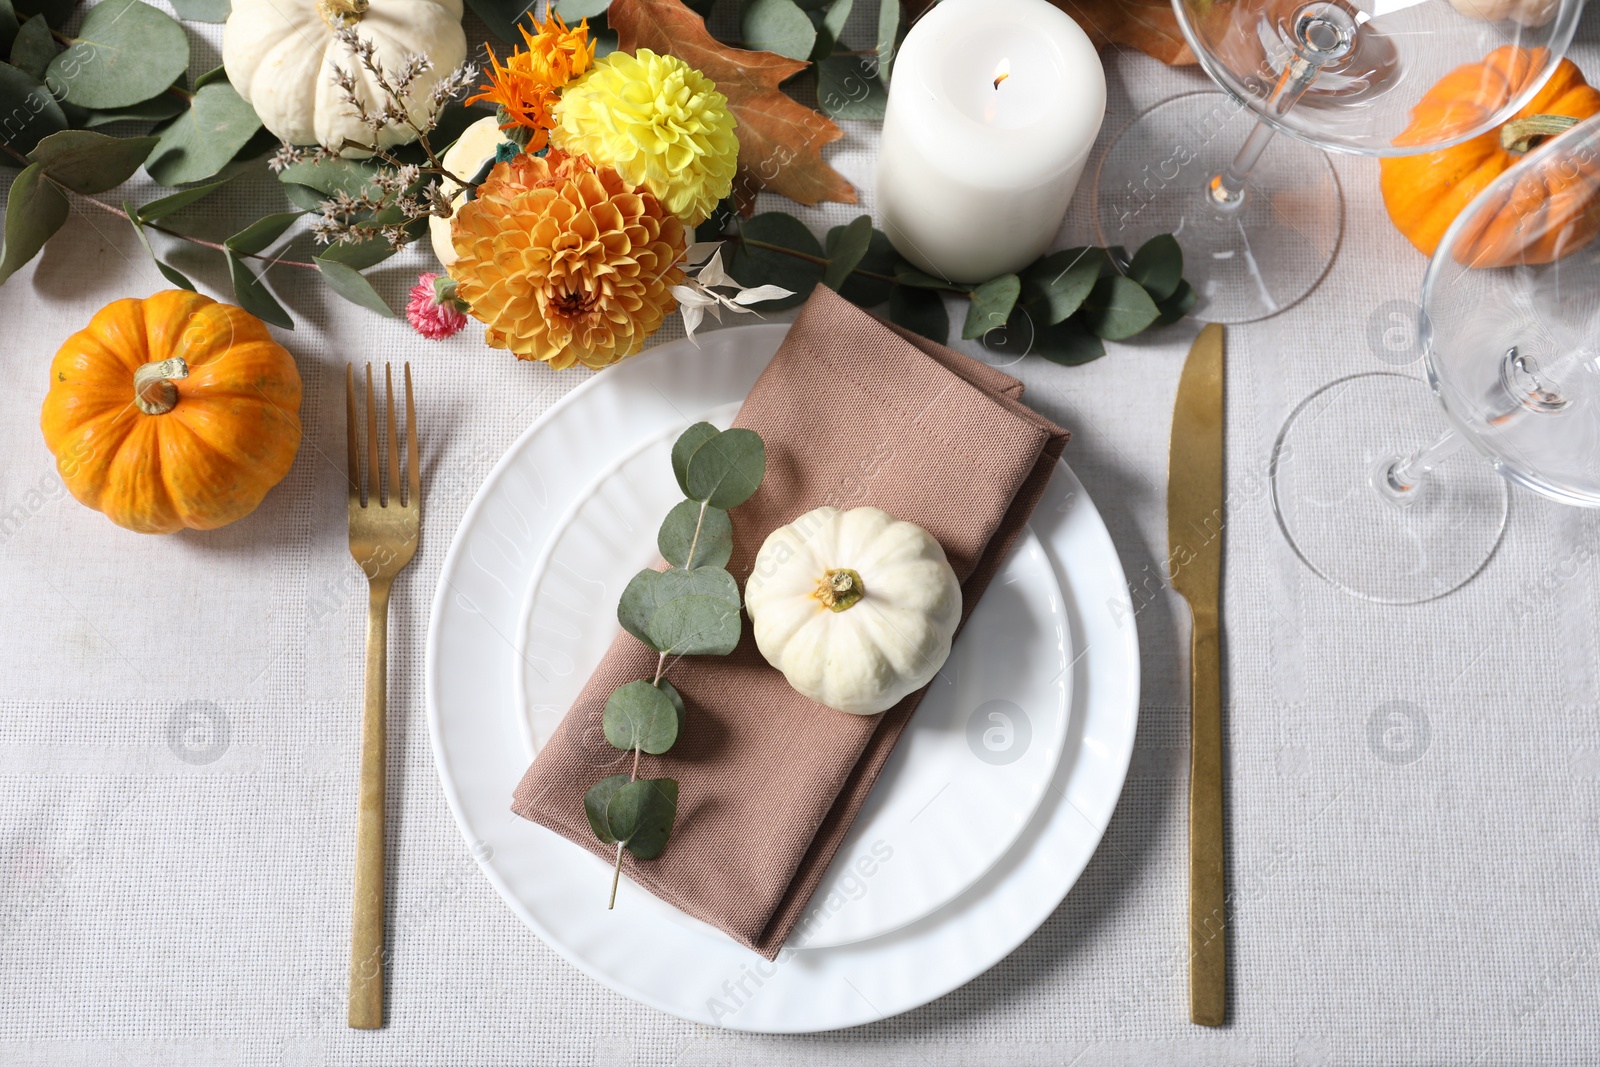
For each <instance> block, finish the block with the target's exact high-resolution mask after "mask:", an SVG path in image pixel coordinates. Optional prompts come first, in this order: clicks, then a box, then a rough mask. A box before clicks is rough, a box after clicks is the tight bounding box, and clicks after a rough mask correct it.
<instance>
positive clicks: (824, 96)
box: [817, 56, 889, 122]
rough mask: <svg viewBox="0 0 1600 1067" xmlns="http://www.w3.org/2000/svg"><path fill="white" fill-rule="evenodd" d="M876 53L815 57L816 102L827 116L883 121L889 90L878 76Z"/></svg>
mask: <svg viewBox="0 0 1600 1067" xmlns="http://www.w3.org/2000/svg"><path fill="white" fill-rule="evenodd" d="M877 71H878V59H877V57H876V56H828V57H826V58H824V59H821V60H818V61H817V103H818V104H820V105H821V107H822V111H823V113H824V114H826V115H827V116H828V117H829V118H835V119H864V120H867V121H873V122H881V121H883V113H884V109H885V108H886V107H887V106H888V103H889V90H887V89H885V88H884V87H883V83H882V82H881V81H879V80H878V77H877Z"/></svg>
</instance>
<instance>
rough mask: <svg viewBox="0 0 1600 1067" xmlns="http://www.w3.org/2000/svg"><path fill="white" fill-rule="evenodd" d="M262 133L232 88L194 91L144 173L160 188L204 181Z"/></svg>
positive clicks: (217, 84) (216, 86)
mask: <svg viewBox="0 0 1600 1067" xmlns="http://www.w3.org/2000/svg"><path fill="white" fill-rule="evenodd" d="M108 2H110V0H108ZM96 10H99V9H98V8H96ZM260 128H261V120H260V119H259V118H257V117H256V113H255V109H253V108H252V107H251V106H250V105H249V104H247V103H245V102H244V99H243V98H242V97H240V96H239V94H238V93H237V92H236V91H234V88H233V86H231V85H229V84H228V83H227V82H212V83H211V84H209V85H205V86H202V87H201V88H200V89H198V90H196V91H195V94H194V100H193V101H192V102H191V103H190V105H189V110H188V111H186V112H185V113H183V114H182V115H179V116H178V117H177V119H175V120H174V121H173V122H172V124H171V125H170V126H167V127H166V128H165V129H163V130H161V131H160V134H161V143H160V144H159V145H157V146H156V150H155V152H154V153H153V154H152V155H151V157H150V161H149V162H148V163H146V164H145V170H147V171H148V172H149V173H150V177H152V178H154V179H155V180H156V181H158V182H160V183H161V184H162V185H169V186H170V185H187V184H189V183H190V182H198V181H204V180H205V179H207V178H210V177H212V176H214V175H215V174H216V173H217V172H218V171H220V170H221V169H222V168H223V167H225V166H227V165H228V163H229V162H231V161H232V160H233V157H234V156H236V155H238V154H239V151H240V149H242V148H244V146H245V145H246V144H248V143H249V141H250V139H251V138H252V137H254V136H255V133H256V131H257V130H259V129H260Z"/></svg>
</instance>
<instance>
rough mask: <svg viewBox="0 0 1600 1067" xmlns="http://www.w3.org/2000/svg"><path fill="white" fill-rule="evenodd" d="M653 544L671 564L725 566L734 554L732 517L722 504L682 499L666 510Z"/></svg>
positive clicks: (690, 566) (682, 565) (691, 566)
mask: <svg viewBox="0 0 1600 1067" xmlns="http://www.w3.org/2000/svg"><path fill="white" fill-rule="evenodd" d="M702 511H704V517H702V515H701V512H702ZM697 526H698V529H699V533H698V535H697V534H696V527H697ZM691 545H693V546H694V547H693V552H694V555H693V556H692V557H691V556H690V554H689V553H690V546H691ZM656 547H657V548H659V549H660V550H661V557H662V558H663V559H665V560H666V561H667V562H668V563H670V564H672V565H673V566H674V567H686V568H690V569H693V568H695V567H726V566H727V565H728V560H729V558H730V557H732V555H733V520H732V519H730V518H729V517H728V513H727V512H726V511H723V510H722V509H721V508H713V507H708V506H706V505H704V504H701V503H698V502H697V501H694V500H685V501H683V502H682V503H681V504H679V505H678V506H677V507H675V508H673V509H672V510H671V511H669V512H667V517H666V519H665V520H664V521H663V522H662V523H661V530H660V532H659V533H657V534H656Z"/></svg>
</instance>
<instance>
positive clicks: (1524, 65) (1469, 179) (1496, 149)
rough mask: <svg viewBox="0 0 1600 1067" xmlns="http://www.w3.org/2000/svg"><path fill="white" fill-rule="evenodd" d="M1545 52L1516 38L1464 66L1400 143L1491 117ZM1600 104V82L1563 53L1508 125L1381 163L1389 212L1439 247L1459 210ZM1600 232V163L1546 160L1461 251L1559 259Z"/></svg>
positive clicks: (1489, 262)
mask: <svg viewBox="0 0 1600 1067" xmlns="http://www.w3.org/2000/svg"><path fill="white" fill-rule="evenodd" d="M1544 61H1545V56H1544V51H1543V50H1542V49H1533V50H1531V51H1530V50H1527V49H1522V48H1518V47H1516V46H1515V45H1506V46H1504V47H1501V48H1497V49H1495V50H1494V51H1493V52H1491V53H1489V55H1488V57H1486V58H1485V59H1484V61H1483V62H1482V63H1470V64H1467V65H1465V66H1462V67H1457V68H1456V69H1455V70H1453V71H1451V72H1450V73H1449V74H1447V75H1445V76H1444V77H1443V78H1442V79H1440V80H1439V83H1438V84H1437V85H1435V86H1434V87H1433V88H1432V89H1429V90H1428V92H1427V93H1425V94H1424V95H1423V97H1422V99H1421V100H1420V101H1418V103H1417V106H1416V107H1414V108H1413V109H1412V111H1411V119H1412V121H1411V125H1409V126H1408V127H1406V129H1405V132H1403V133H1402V134H1401V135H1400V136H1399V137H1397V138H1395V144H1397V145H1407V144H1411V145H1415V144H1426V143H1428V142H1430V141H1439V140H1445V139H1448V138H1449V137H1450V136H1452V134H1453V133H1459V132H1460V131H1461V130H1464V129H1470V128H1471V127H1473V126H1476V125H1478V124H1480V123H1482V122H1483V121H1484V120H1485V119H1486V118H1487V117H1489V116H1490V115H1492V114H1493V113H1494V112H1495V111H1496V110H1498V109H1499V108H1501V107H1503V106H1504V105H1505V103H1506V101H1507V100H1509V99H1510V98H1511V97H1513V96H1515V95H1516V94H1517V93H1518V92H1519V91H1520V90H1521V89H1522V88H1524V87H1525V86H1526V84H1527V79H1528V78H1529V77H1530V76H1531V75H1532V74H1533V73H1534V72H1536V71H1537V70H1539V69H1540V68H1541V67H1542V65H1543V63H1544ZM1595 114H1600V91H1597V90H1595V89H1594V88H1592V87H1591V86H1590V85H1589V84H1588V83H1587V82H1585V81H1584V79H1583V72H1582V71H1580V70H1579V69H1578V68H1577V67H1576V66H1574V65H1573V64H1572V63H1571V62H1570V61H1568V60H1565V59H1563V60H1561V62H1560V63H1559V64H1558V65H1557V66H1556V69H1555V72H1554V73H1553V74H1551V75H1550V80H1549V81H1547V82H1545V84H1544V87H1543V88H1541V89H1540V90H1539V92H1538V93H1537V94H1536V95H1535V96H1534V98H1533V99H1532V100H1530V101H1529V102H1528V105H1527V106H1526V107H1524V108H1522V110H1520V111H1518V112H1517V113H1516V114H1515V115H1514V116H1513V117H1512V118H1511V119H1510V120H1509V121H1508V122H1506V124H1505V125H1503V126H1501V127H1500V128H1499V129H1496V130H1491V131H1489V132H1488V133H1485V134H1482V135H1480V136H1478V137H1474V138H1473V139H1472V140H1470V141H1466V142H1464V143H1462V144H1459V145H1456V146H1454V147H1452V148H1446V149H1442V150H1440V151H1437V152H1427V153H1423V154H1421V155H1414V156H1394V157H1390V158H1386V159H1384V160H1383V161H1382V162H1381V163H1380V164H1379V173H1380V178H1379V188H1380V189H1381V190H1382V192H1383V204H1384V207H1385V208H1387V209H1388V212H1389V218H1390V219H1392V220H1393V221H1394V224H1395V226H1396V227H1397V228H1398V229H1399V230H1400V232H1401V233H1402V234H1404V235H1405V237H1406V239H1407V240H1409V241H1410V242H1411V243H1412V244H1413V245H1415V246H1416V247H1417V250H1418V251H1420V252H1421V253H1422V254H1423V255H1427V256H1431V255H1433V252H1434V250H1435V249H1436V248H1438V247H1439V241H1440V240H1441V239H1442V238H1443V237H1444V233H1445V230H1447V229H1449V228H1450V224H1451V223H1452V222H1454V221H1455V218H1456V216H1457V215H1459V214H1461V212H1462V211H1463V210H1465V208H1466V206H1467V205H1468V204H1470V203H1472V201H1473V199H1474V198H1475V197H1477V196H1478V194H1480V193H1482V192H1483V190H1484V189H1485V188H1486V187H1487V186H1488V185H1489V184H1490V183H1491V182H1493V181H1494V180H1495V179H1496V178H1498V177H1499V176H1500V175H1502V174H1504V173H1505V172H1506V171H1508V170H1510V169H1511V168H1512V167H1514V166H1516V165H1517V164H1518V162H1519V161H1520V160H1521V159H1522V157H1523V155H1524V154H1526V153H1527V152H1528V151H1529V150H1530V149H1531V148H1532V147H1534V146H1535V145H1536V144H1537V143H1539V142H1540V141H1542V140H1543V139H1545V138H1546V137H1549V136H1552V135H1557V134H1559V133H1560V132H1561V131H1563V130H1565V129H1567V128H1568V127H1570V126H1572V125H1574V124H1575V123H1576V122H1578V121H1581V120H1583V119H1586V118H1589V117H1590V116H1591V115H1595ZM1596 233H1600V165H1591V166H1588V167H1582V166H1578V167H1566V168H1560V167H1551V168H1536V170H1535V171H1530V173H1529V175H1528V178H1527V180H1525V181H1520V182H1515V183H1513V186H1512V188H1511V189H1510V190H1509V191H1507V192H1506V193H1505V194H1504V196H1503V203H1502V204H1500V205H1499V206H1498V207H1491V208H1489V209H1488V210H1481V211H1480V212H1479V213H1478V215H1477V220H1476V224H1475V227H1474V232H1473V233H1471V234H1464V235H1463V236H1462V239H1461V242H1460V244H1459V249H1458V252H1457V255H1458V258H1460V259H1461V260H1462V262H1467V263H1471V264H1472V265H1474V266H1484V267H1488V266H1509V265H1512V264H1515V263H1530V264H1531V263H1549V262H1551V261H1552V260H1554V259H1557V258H1559V257H1560V256H1563V255H1566V254H1567V253H1569V252H1572V251H1574V250H1576V249H1577V248H1580V247H1582V246H1583V245H1584V244H1586V243H1588V241H1590V240H1591V239H1592V238H1593V237H1594V236H1595V234H1596Z"/></svg>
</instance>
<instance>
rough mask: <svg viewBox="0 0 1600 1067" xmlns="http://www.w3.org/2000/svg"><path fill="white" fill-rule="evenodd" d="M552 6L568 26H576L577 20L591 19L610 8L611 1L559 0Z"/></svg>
mask: <svg viewBox="0 0 1600 1067" xmlns="http://www.w3.org/2000/svg"><path fill="white" fill-rule="evenodd" d="M554 6H555V9H556V14H558V15H560V16H561V18H562V19H563V20H564V21H565V22H566V23H567V24H568V25H570V26H576V25H577V24H578V20H579V19H592V18H594V17H595V16H596V15H598V14H600V13H601V12H603V11H604V10H605V9H606V8H608V7H610V6H611V0H559V2H558V3H557V4H555V5H554Z"/></svg>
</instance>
